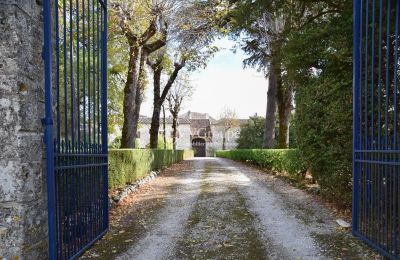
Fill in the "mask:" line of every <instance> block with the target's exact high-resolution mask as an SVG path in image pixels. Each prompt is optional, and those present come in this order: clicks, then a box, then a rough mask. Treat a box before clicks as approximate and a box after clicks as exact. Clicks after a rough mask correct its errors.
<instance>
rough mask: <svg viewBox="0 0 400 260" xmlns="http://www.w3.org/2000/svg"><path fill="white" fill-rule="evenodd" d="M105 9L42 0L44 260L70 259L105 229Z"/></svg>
mask: <svg viewBox="0 0 400 260" xmlns="http://www.w3.org/2000/svg"><path fill="white" fill-rule="evenodd" d="M51 5H53V6H54V8H53V9H51ZM106 5H107V4H106V2H105V1H101V0H58V1H54V2H52V1H50V0H45V2H44V17H45V33H48V35H46V34H45V36H46V37H45V48H44V49H45V54H46V55H45V64H47V65H46V111H47V112H46V120H44V121H45V123H46V122H47V124H46V147H47V155H48V156H47V165H48V166H47V171H48V198H49V199H48V201H49V202H48V203H49V258H50V259H75V258H77V257H78V256H79V255H80V254H82V253H83V252H84V250H86V249H87V248H88V247H89V246H90V245H91V244H93V243H94V242H95V241H96V240H97V239H99V238H100V237H101V236H102V235H103V234H104V233H105V232H106V231H107V228H108V176H107V170H108V169H107V168H108V157H107V153H108V151H107V67H106V65H107V63H106V59H107V52H106V51H107V36H106V35H107V22H106V21H107V9H106ZM51 39H54V41H55V42H54V45H53V44H52V43H51ZM53 54H54V56H53ZM52 67H53V68H54V71H55V73H54V74H52V72H51V68H52ZM52 85H54V88H53V87H52ZM53 95H54V96H55V97H56V98H55V100H54V101H55V102H54V103H53V101H52V96H53ZM53 108H54V113H55V117H56V123H55V125H54V127H53V124H52V123H51V122H52V113H53V111H52V110H53ZM54 131H55V132H56V133H55V135H54V136H55V138H53V137H52V136H53V132H54Z"/></svg>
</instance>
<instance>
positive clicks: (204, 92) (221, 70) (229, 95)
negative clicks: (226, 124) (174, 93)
mask: <svg viewBox="0 0 400 260" xmlns="http://www.w3.org/2000/svg"><path fill="white" fill-rule="evenodd" d="M215 45H216V46H218V47H220V48H223V49H222V50H220V51H219V52H218V53H216V54H215V56H214V57H213V59H211V60H210V62H209V63H208V65H207V68H206V69H203V70H199V71H196V72H194V73H192V74H191V77H190V78H191V82H192V84H193V85H194V86H195V91H194V94H193V97H192V98H191V100H190V102H187V103H186V105H185V106H184V108H183V109H182V113H184V112H186V111H188V110H190V111H193V112H201V113H208V114H210V115H211V116H213V117H215V118H218V117H219V115H220V114H221V112H222V110H223V109H224V108H230V109H234V110H236V112H237V114H238V116H239V118H243V119H245V118H248V117H249V116H252V115H254V114H255V113H257V114H258V115H262V116H264V114H265V110H266V100H267V86H268V85H267V81H266V79H265V77H264V76H263V74H262V73H260V72H257V70H256V69H243V63H242V61H243V59H245V57H246V55H245V54H244V53H243V52H242V51H241V50H238V51H236V53H233V52H232V51H231V49H232V48H233V46H234V42H233V41H231V40H229V39H228V38H223V39H220V40H217V41H216V42H215ZM152 99H153V97H152V89H151V87H149V88H148V90H147V93H146V99H145V101H144V103H143V105H142V110H141V114H143V115H147V116H151V114H152Z"/></svg>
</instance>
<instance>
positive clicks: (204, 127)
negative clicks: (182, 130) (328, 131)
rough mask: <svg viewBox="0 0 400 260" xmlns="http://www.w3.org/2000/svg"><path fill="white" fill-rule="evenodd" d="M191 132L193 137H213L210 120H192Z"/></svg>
mask: <svg viewBox="0 0 400 260" xmlns="http://www.w3.org/2000/svg"><path fill="white" fill-rule="evenodd" d="M190 122H191V124H190V130H191V133H192V135H193V136H203V137H205V136H209V137H211V124H210V119H191V120H190Z"/></svg>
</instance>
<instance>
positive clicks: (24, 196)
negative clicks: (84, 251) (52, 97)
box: [0, 0, 47, 259]
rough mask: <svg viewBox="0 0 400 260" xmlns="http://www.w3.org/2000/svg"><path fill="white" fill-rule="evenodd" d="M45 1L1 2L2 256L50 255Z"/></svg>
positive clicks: (0, 234) (0, 213) (0, 252)
mask: <svg viewBox="0 0 400 260" xmlns="http://www.w3.org/2000/svg"><path fill="white" fill-rule="evenodd" d="M41 4H42V3H41V0H36V1H34V0H0V122H1V123H0V259H1V258H6V259H46V258H47V205H46V189H45V187H46V180H45V170H44V167H43V165H44V145H43V141H42V140H43V128H42V125H41V121H40V120H41V118H42V117H44V82H43V62H42V58H41V50H42V44H43V41H42V35H43V32H42V20H43V19H42V6H41Z"/></svg>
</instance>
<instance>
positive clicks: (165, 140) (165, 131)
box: [162, 104, 167, 150]
mask: <svg viewBox="0 0 400 260" xmlns="http://www.w3.org/2000/svg"><path fill="white" fill-rule="evenodd" d="M162 112H163V130H164V134H163V136H164V150H167V126H166V122H165V121H166V120H165V106H164V104H163V105H162Z"/></svg>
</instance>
